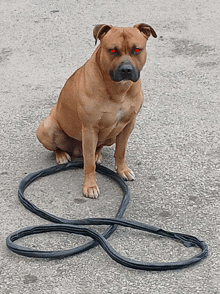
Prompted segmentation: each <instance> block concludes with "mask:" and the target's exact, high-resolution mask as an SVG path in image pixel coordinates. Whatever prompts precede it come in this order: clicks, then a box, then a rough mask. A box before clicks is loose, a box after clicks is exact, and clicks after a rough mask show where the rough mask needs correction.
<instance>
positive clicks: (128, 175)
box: [114, 118, 135, 181]
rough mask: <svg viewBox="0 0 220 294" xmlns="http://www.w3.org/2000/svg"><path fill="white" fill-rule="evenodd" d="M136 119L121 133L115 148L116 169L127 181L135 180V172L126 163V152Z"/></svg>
mask: <svg viewBox="0 0 220 294" xmlns="http://www.w3.org/2000/svg"><path fill="white" fill-rule="evenodd" d="M134 125H135V118H134V119H133V120H132V121H131V122H130V123H129V124H127V125H126V127H125V128H124V129H123V130H122V131H121V133H120V134H119V135H118V136H117V138H116V148H115V155H114V157H115V169H116V171H117V173H118V174H119V175H120V176H121V177H122V179H124V180H126V181H133V180H134V179H135V176H134V173H133V171H132V170H131V169H130V168H129V167H128V166H127V165H126V163H125V150H126V147H127V142H128V138H129V136H130V134H131V132H132V130H133V128H134Z"/></svg>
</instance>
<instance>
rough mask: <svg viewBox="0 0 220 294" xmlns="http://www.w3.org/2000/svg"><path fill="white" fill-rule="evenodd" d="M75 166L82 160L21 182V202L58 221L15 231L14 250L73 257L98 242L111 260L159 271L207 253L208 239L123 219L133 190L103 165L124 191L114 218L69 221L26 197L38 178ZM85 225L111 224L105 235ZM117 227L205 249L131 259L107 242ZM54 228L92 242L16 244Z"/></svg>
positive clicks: (80, 165)
mask: <svg viewBox="0 0 220 294" xmlns="http://www.w3.org/2000/svg"><path fill="white" fill-rule="evenodd" d="M76 168H83V163H82V162H73V163H67V164H63V165H57V166H54V167H51V168H48V169H44V170H41V171H38V172H35V173H32V174H30V175H28V176H26V177H25V178H24V179H23V180H22V181H21V183H20V185H19V190H18V197H19V199H20V201H21V203H22V204H23V205H24V206H25V207H26V208H27V209H28V210H30V211H32V212H33V213H35V214H36V215H38V216H40V217H42V218H44V219H46V220H49V221H51V222H53V223H56V224H52V225H43V226H33V227H29V228H25V229H21V230H19V231H17V232H15V233H12V234H11V235H9V236H8V237H7V239H6V244H7V247H8V248H9V249H10V250H11V251H13V252H15V253H17V254H20V255H23V256H28V257H38V258H53V259H54V258H64V257H68V256H72V255H75V254H78V253H81V252H83V251H86V250H89V249H91V248H93V247H95V246H97V245H101V247H102V248H103V249H104V250H105V251H106V253H107V254H108V255H109V256H110V257H111V258H112V259H114V260H115V261H117V262H118V263H120V264H122V265H124V266H127V267H131V268H135V269H141V270H156V271H161V270H170V269H179V268H185V267H188V266H190V265H193V264H195V263H197V262H199V261H201V260H202V259H204V258H206V257H207V256H208V246H207V245H206V243H205V242H203V241H200V240H198V239H197V238H196V237H193V236H190V235H185V234H180V233H174V232H168V231H165V230H162V229H159V228H156V227H154V226H150V225H147V224H143V223H139V222H137V221H128V220H124V219H122V217H123V214H124V212H125V210H126V208H127V205H128V203H129V198H130V192H129V190H128V187H127V185H126V184H125V182H124V181H123V180H122V179H121V178H120V177H119V176H118V175H117V174H116V173H115V172H113V171H111V170H110V169H108V168H106V167H104V166H101V165H97V167H96V171H97V172H98V173H100V174H103V175H105V176H107V177H110V178H111V179H113V180H114V181H115V182H117V183H118V185H119V186H120V187H121V189H122V191H123V199H122V202H121V204H120V207H119V209H118V212H117V214H116V216H115V218H87V219H81V220H67V219H64V218H59V217H57V216H55V215H52V214H50V213H48V212H46V211H43V210H41V209H39V208H37V207H36V206H35V205H34V204H32V203H31V202H29V201H28V200H27V199H26V198H25V197H24V191H25V189H26V188H27V187H28V186H29V185H30V184H31V183H32V182H33V181H35V180H36V179H38V178H41V177H45V176H48V175H51V174H55V173H58V172H61V171H65V170H70V169H76ZM83 225H93V226H94V225H95V226H96V225H97V226H98V225H109V227H108V229H107V230H106V231H105V232H104V233H103V234H99V233H97V232H96V231H94V230H93V229H89V228H85V227H83ZM117 226H124V227H130V228H132V229H136V230H141V231H146V232H150V233H154V234H157V235H161V236H165V237H168V238H171V239H174V240H176V241H179V242H181V243H182V244H183V245H184V246H186V247H191V246H194V247H200V248H201V250H202V251H201V252H200V253H199V254H197V255H195V256H194V257H192V258H190V259H188V260H184V261H177V262H167V263H147V262H140V261H135V260H131V259H129V258H126V257H124V256H122V255H121V254H119V253H118V252H116V251H115V250H114V249H113V248H112V246H111V245H110V243H109V242H108V241H107V239H108V238H109V237H110V236H111V235H112V233H113V232H114V231H115V230H116V229H117ZM54 231H59V232H67V233H73V234H78V235H84V236H89V237H91V238H92V239H93V241H91V242H89V243H87V244H84V245H81V246H78V247H76V248H73V249H69V250H61V251H39V250H32V249H30V248H27V247H23V246H20V245H18V244H16V243H14V242H15V241H16V240H18V239H20V238H22V237H25V236H29V235H33V234H41V233H46V232H54Z"/></svg>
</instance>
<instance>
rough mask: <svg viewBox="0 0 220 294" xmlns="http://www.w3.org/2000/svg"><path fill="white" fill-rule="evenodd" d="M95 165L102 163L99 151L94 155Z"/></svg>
mask: <svg viewBox="0 0 220 294" xmlns="http://www.w3.org/2000/svg"><path fill="white" fill-rule="evenodd" d="M95 163H97V164H101V163H102V154H101V152H100V151H99V152H97V153H96V154H95Z"/></svg>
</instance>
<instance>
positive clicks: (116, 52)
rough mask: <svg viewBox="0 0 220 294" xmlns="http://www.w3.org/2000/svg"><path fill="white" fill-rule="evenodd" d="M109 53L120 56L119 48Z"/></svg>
mask: <svg viewBox="0 0 220 294" xmlns="http://www.w3.org/2000/svg"><path fill="white" fill-rule="evenodd" d="M109 52H110V53H111V54H112V55H118V54H119V52H118V49H117V48H113V49H109Z"/></svg>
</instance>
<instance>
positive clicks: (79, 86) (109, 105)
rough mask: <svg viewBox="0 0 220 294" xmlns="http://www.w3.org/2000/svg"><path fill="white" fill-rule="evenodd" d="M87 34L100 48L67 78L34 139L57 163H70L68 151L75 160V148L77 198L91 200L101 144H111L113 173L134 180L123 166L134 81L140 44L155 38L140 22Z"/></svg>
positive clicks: (136, 96)
mask: <svg viewBox="0 0 220 294" xmlns="http://www.w3.org/2000/svg"><path fill="white" fill-rule="evenodd" d="M93 34H94V38H95V40H96V42H97V39H99V40H100V45H99V46H98V47H97V49H96V50H95V52H94V53H93V55H92V56H91V58H90V59H89V60H88V61H87V62H86V63H85V64H84V65H83V66H82V67H81V68H79V69H78V70H77V71H76V72H75V73H74V74H73V75H72V76H71V77H70V78H69V79H68V80H67V82H66V84H65V85H64V87H63V89H62V91H61V93H60V96H59V100H58V103H57V104H56V105H55V106H54V107H53V108H52V110H51V112H50V115H49V116H48V117H47V118H46V119H45V120H44V121H43V122H42V123H41V125H40V126H39V128H38V130H37V138H38V139H39V141H40V142H41V143H42V144H43V146H44V147H45V148H47V149H49V150H51V151H53V152H54V153H55V155H56V161H57V163H59V164H62V163H66V162H68V161H70V160H71V157H70V155H69V154H68V153H72V154H73V155H75V156H77V153H79V150H81V152H82V154H83V160H84V183H83V195H84V196H86V197H90V198H97V197H98V195H99V194H100V192H99V188H98V186H97V183H96V177H95V168H96V163H100V162H101V159H102V155H101V152H100V151H101V149H102V147H103V146H110V145H112V144H114V143H116V149H115V154H114V157H115V169H116V171H117V173H118V174H119V175H120V176H121V177H122V178H123V179H125V180H134V174H133V172H132V170H131V169H130V168H128V167H127V165H126V164H125V158H124V157H125V149H126V145H127V141H128V138H129V135H130V134H131V132H132V130H133V127H134V124H135V119H136V116H137V113H138V112H139V110H140V108H141V105H142V102H143V92H142V88H141V82H140V79H139V77H140V71H141V69H142V68H143V66H144V64H145V61H146V48H145V47H146V41H147V39H148V38H149V37H150V35H152V36H153V37H154V38H156V37H157V35H156V33H155V31H154V30H153V29H152V27H151V26H149V25H147V24H144V23H141V24H138V25H135V26H134V27H133V28H119V27H112V26H110V25H104V24H103V25H97V26H96V27H95V28H94V31H93Z"/></svg>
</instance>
